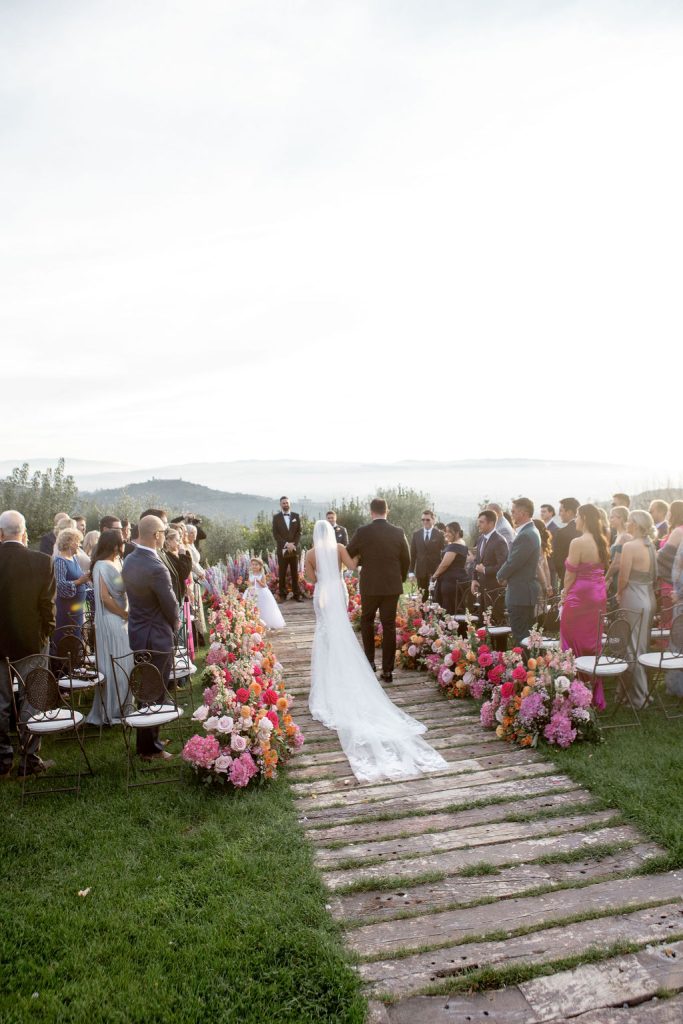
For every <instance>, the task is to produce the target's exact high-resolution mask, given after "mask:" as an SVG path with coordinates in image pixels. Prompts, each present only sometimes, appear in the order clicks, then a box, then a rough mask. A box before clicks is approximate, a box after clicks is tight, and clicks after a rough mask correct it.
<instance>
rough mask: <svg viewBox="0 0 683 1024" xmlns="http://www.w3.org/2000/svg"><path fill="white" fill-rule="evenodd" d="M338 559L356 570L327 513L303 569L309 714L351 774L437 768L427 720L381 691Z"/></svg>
mask: <svg viewBox="0 0 683 1024" xmlns="http://www.w3.org/2000/svg"><path fill="white" fill-rule="evenodd" d="M342 564H343V565H345V566H346V567H347V568H348V569H355V568H356V565H357V561H356V560H354V559H352V558H351V557H350V555H349V553H348V552H347V550H346V548H345V547H344V546H343V545H342V544H337V541H336V538H335V536H334V530H333V529H332V527H331V526H330V524H329V523H328V522H327V520H326V519H321V520H319V521H318V522H317V523H316V524H315V528H314V530H313V549H312V550H311V551H309V552H308V553H307V554H306V564H305V576H306V579H307V580H308V581H309V582H310V583H315V594H314V598H313V605H314V608H315V616H316V626H315V636H314V638H313V656H312V662H311V694H310V697H309V702H308V703H309V707H310V709H311V714H312V715H313V717H314V718H315V719H317V720H318V721H319V722H322V723H323V725H326V726H327V728H328V729H336V731H337V733H338V734H339V742H340V743H341V746H342V749H343V751H344V753H345V754H346V756H347V758H348V760H349V764H350V766H351V770H352V772H353V774H354V775H355V776H356V778H357V779H359V780H360V781H361V782H374V781H375V780H376V779H381V778H391V779H401V778H407V777H409V776H413V775H416V774H418V773H419V772H431V771H438V770H439V769H441V768H445V767H447V763H446V761H444V759H443V757H441V755H440V754H438V753H437V752H436V751H435V750H433V749H432V747H430V746H429V744H428V743H426V742H425V740H423V739H421V738H420V733H423V732H425V731H426V726H424V725H422V723H421V722H418V721H416V720H415V719H414V718H411V717H410V715H407V714H406V713H405V712H404V711H401V710H400V708H397V707H396V705H395V704H394V703H392V701H391V700H389V698H388V697H387V695H386V693H385V692H384V690H383V689H382V687H381V686H380V684H379V682H378V681H377V679H376V677H375V674H374V672H373V671H372V669H371V667H370V665H369V663H368V660H367V658H366V657H365V655H364V653H363V651H362V650H361V647H360V644H359V643H358V641H357V639H356V637H355V635H354V632H353V629H352V628H351V623H350V622H349V617H348V612H347V603H348V597H347V593H346V587H345V585H344V581H343V579H342V576H341V568H342Z"/></svg>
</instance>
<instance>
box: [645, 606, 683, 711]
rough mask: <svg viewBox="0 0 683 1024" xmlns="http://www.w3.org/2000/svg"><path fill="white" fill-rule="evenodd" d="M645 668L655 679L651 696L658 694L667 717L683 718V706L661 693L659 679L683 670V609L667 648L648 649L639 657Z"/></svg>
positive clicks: (674, 623) (671, 630)
mask: <svg viewBox="0 0 683 1024" xmlns="http://www.w3.org/2000/svg"><path fill="white" fill-rule="evenodd" d="M638 661H639V662H640V664H641V665H642V666H643V668H645V669H647V670H648V673H650V672H652V673H653V676H654V680H653V682H652V683H651V685H650V696H651V697H652V696H656V697H657V699H658V703H659V705H660V707H661V708H662V710H663V711H664V714H665V715H666V717H667V718H683V706H682V705H681V702H680V701H676V703H675V705H674V706H672V705H671V704H670V703H668V702H666V701H665V700H663V699H662V697H661V696H660V695H659V689H658V685H657V684H658V681H659V680H663V679H664V678H665V675H666V673H667V672H683V609H681V610H680V611H679V612H678V613H677V614H676V615H675V616H674V619H673V621H672V623H671V628H670V630H669V646H668V649H667V650H659V651H648V652H647V653H645V654H641V655H640V656H639V657H638Z"/></svg>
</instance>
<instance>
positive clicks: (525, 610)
mask: <svg viewBox="0 0 683 1024" xmlns="http://www.w3.org/2000/svg"><path fill="white" fill-rule="evenodd" d="M533 516H534V503H533V501H532V500H531V498H517V500H516V501H513V503H512V521H513V523H514V524H515V528H516V530H517V533H516V535H515V539H514V540H513V542H512V545H511V547H510V553H509V554H508V557H507V561H506V562H505V563H504V565H503V566H502V567H501V568H500V569H499V571H498V575H497V579H498V582H499V583H507V591H506V593H505V605H506V607H507V610H508V615H509V616H510V626H511V628H512V639H513V641H514V643H515V644H516V645H519V644H520V643H521V642H522V640H523V639H524V637H525V636H528V635H529V630H530V629H531V627H532V626H533V624H534V617H535V610H536V604H537V602H538V599H539V597H540V594H541V588H540V584H539V582H538V580H537V578H536V573H537V570H538V560H539V558H540V556H541V538H540V535H539V532H538V530H537V529H536V527H535V526H534V524H533V523H532V521H531V520H532V519H533Z"/></svg>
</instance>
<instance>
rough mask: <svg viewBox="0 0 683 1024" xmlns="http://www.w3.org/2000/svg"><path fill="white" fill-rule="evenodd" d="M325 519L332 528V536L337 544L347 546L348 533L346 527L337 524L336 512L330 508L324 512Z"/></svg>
mask: <svg viewBox="0 0 683 1024" xmlns="http://www.w3.org/2000/svg"><path fill="white" fill-rule="evenodd" d="M325 519H327V521H328V523H329V524H330V526H331V527H332V529H333V530H334V536H335V538H336V541H337V544H343V545H344V547H345V548H346V547H348V546H349V535H348V533H347V530H346V527H345V526H340V525H339V523H338V522H337V513H336V512H335V511H334V509H333V508H331V509H330V511H329V512H326V513H325Z"/></svg>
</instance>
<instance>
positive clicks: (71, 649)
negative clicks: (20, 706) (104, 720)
mask: <svg viewBox="0 0 683 1024" xmlns="http://www.w3.org/2000/svg"><path fill="white" fill-rule="evenodd" d="M91 657H93V656H92V655H90V654H89V653H88V648H87V646H86V644H85V641H84V640H82V639H81V637H80V636H78V635H77V633H75V632H64V633H63V634H62V635H61V636H60V638H59V640H58V641H57V657H56V658H53V667H55V671H57V667H56V666H57V664H58V665H59V669H58V682H59V688H60V690H66V691H67V692H68V693H69V696H70V698H71V700H72V701H73V700H74V698H76V699H77V700H78V701H79V703H80V700H81V697H82V696H83V694H88V693H90V694H91V695H92V694H94V692H95V690H96V689H99V691H100V697H101V696H102V688H103V686H104V674H103V673H102V672H100V671H99V668H98V665H97V658H96V656H95V658H94V661H91V660H90V659H91ZM99 732H100V736H101V735H102V726H100V730H99Z"/></svg>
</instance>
